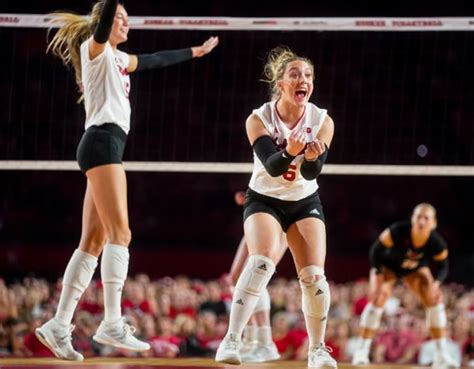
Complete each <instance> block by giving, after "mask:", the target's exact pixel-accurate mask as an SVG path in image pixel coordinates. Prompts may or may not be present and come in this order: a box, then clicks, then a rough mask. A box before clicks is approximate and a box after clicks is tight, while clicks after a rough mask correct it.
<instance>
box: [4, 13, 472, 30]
mask: <svg viewBox="0 0 474 369" xmlns="http://www.w3.org/2000/svg"><path fill="white" fill-rule="evenodd" d="M48 20H49V18H48V16H47V15H45V14H0V27H29V28H47V27H49V24H48ZM129 21H130V26H131V27H132V28H133V29H143V30H170V29H173V30H175V29H176V30H178V29H179V30H204V31H207V30H222V31H225V30H228V31H231V30H249V31H259V30H261V31H263V30H266V31H278V30H281V31H472V30H474V18H464V17H439V18H230V17H140V16H138V17H137V16H135V17H130V18H129Z"/></svg>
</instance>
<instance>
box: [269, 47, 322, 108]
mask: <svg viewBox="0 0 474 369" xmlns="http://www.w3.org/2000/svg"><path fill="white" fill-rule="evenodd" d="M295 60H301V61H304V62H306V63H308V65H309V66H310V67H311V70H312V72H313V75H314V65H313V63H312V61H311V60H309V59H308V58H305V57H301V56H298V55H296V54H295V53H294V52H293V51H291V50H290V48H289V47H287V46H278V47H275V48H274V49H272V50H270V52H269V53H268V56H267V62H266V63H265V67H264V69H263V75H264V79H262V81H263V82H266V83H268V86H269V93H270V98H271V99H272V100H275V99H278V98H279V97H280V95H281V92H280V90H279V89H278V87H277V82H278V81H280V80H281V79H283V75H284V74H285V71H286V67H287V65H288V64H289V63H291V62H293V61H295Z"/></svg>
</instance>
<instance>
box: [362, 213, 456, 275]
mask: <svg viewBox="0 0 474 369" xmlns="http://www.w3.org/2000/svg"><path fill="white" fill-rule="evenodd" d="M411 227H412V225H411V223H410V222H409V221H402V222H396V223H394V224H392V225H391V226H390V227H389V230H390V235H391V237H392V240H393V246H386V245H384V244H382V243H381V242H380V241H379V240H377V241H376V242H375V243H374V244H373V245H372V248H371V250H370V262H371V265H372V267H373V268H375V269H376V271H377V273H380V272H382V270H383V268H384V267H385V268H387V269H389V270H391V271H392V272H394V273H395V274H396V275H397V277H404V276H406V275H408V274H410V273H413V272H414V271H416V270H418V269H420V268H421V267H425V266H430V264H432V263H433V264H435V270H434V273H433V276H434V278H435V279H437V280H439V281H441V282H442V281H443V280H444V279H445V278H446V276H447V274H448V247H447V243H446V241H445V240H444V238H443V237H442V236H441V235H440V234H439V233H438V232H437V231H436V230H433V231H431V234H430V236H429V237H428V240H427V241H426V243H425V244H424V245H423V246H421V247H419V246H418V247H415V246H414V245H413V242H412V239H411Z"/></svg>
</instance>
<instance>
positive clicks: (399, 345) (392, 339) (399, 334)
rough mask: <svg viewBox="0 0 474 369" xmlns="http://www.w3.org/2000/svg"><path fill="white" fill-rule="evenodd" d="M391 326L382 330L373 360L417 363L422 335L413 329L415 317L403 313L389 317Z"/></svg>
mask: <svg viewBox="0 0 474 369" xmlns="http://www.w3.org/2000/svg"><path fill="white" fill-rule="evenodd" d="M388 321H389V324H390V326H391V327H390V328H389V329H387V330H385V331H383V332H381V333H380V335H379V337H378V338H377V340H376V341H375V346H374V358H373V362H374V363H377V364H380V363H385V362H391V363H397V364H409V363H415V362H416V361H415V359H416V354H417V352H418V349H419V347H420V345H421V341H422V339H421V337H419V335H418V332H415V331H414V330H413V329H412V325H413V317H412V316H410V315H408V314H402V315H399V316H395V317H390V318H389V319H388Z"/></svg>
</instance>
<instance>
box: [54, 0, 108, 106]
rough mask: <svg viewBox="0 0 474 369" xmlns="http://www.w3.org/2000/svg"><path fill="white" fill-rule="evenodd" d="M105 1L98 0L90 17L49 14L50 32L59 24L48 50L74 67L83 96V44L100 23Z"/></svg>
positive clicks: (68, 13) (64, 13)
mask: <svg viewBox="0 0 474 369" xmlns="http://www.w3.org/2000/svg"><path fill="white" fill-rule="evenodd" d="M103 6H104V1H103V0H101V1H99V2H97V3H96V4H95V5H94V7H93V8H92V12H91V14H89V16H88V17H83V16H80V15H78V14H75V13H71V12H55V13H51V14H49V16H51V20H50V21H49V22H50V25H51V27H50V28H49V30H48V40H49V34H50V32H51V30H52V28H53V27H55V26H59V29H58V31H57V32H56V34H55V35H54V36H53V38H52V39H51V41H49V42H48V48H47V50H46V52H50V51H51V52H52V53H53V54H54V55H56V56H58V57H59V58H60V59H61V60H62V61H63V63H64V65H66V66H67V67H73V68H74V73H75V77H76V84H77V86H78V87H79V91H80V92H81V98H80V99H79V101H81V100H82V99H83V96H82V73H81V51H80V47H81V44H82V43H83V42H84V41H86V40H87V39H88V38H89V37H91V36H92V34H93V32H94V30H95V28H96V26H97V24H98V23H99V19H100V14H101V13H102V8H103Z"/></svg>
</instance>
